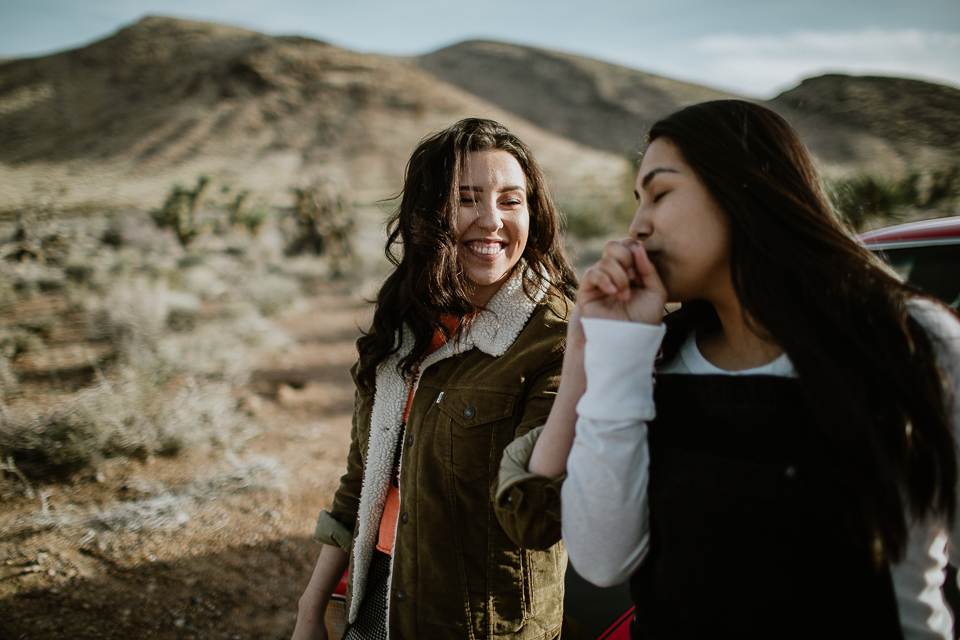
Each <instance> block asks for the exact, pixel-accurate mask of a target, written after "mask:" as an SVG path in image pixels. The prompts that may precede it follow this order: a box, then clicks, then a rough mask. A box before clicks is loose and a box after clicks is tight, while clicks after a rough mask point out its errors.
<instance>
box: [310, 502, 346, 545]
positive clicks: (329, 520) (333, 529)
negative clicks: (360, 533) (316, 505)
mask: <svg viewBox="0 0 960 640" xmlns="http://www.w3.org/2000/svg"><path fill="white" fill-rule="evenodd" d="M313 537H314V538H316V539H317V540H319V541H320V542H322V543H323V544H328V545H331V546H334V547H340V548H341V549H343V550H344V551H346V552H347V553H350V549H351V548H352V547H353V532H352V531H350V530H349V529H347V528H346V527H345V526H343V525H342V524H340V521H339V520H337V519H336V518H334V517H333V516H332V515H330V512H329V511H321V512H320V517H318V518H317V528H316V529H314V532H313Z"/></svg>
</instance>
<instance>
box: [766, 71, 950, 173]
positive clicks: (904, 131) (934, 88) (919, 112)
mask: <svg viewBox="0 0 960 640" xmlns="http://www.w3.org/2000/svg"><path fill="white" fill-rule="evenodd" d="M768 105H769V106H770V107H772V108H774V109H776V110H777V111H779V112H780V113H782V114H783V115H784V116H785V117H787V118H788V119H790V120H792V121H793V122H794V125H795V126H797V128H798V129H799V130H800V132H801V133H802V134H804V136H805V137H806V138H807V144H808V145H810V146H811V148H813V149H814V150H815V151H817V152H818V153H819V154H820V155H821V157H823V158H825V159H827V160H831V161H834V162H837V163H841V164H843V163H850V164H854V165H866V166H874V163H877V164H879V165H880V167H882V166H883V165H884V164H887V165H895V166H897V165H899V166H900V168H904V169H906V168H922V167H924V166H929V165H932V166H937V165H947V164H954V163H957V162H958V161H960V90H958V89H954V88H953V87H946V86H943V85H939V84H934V83H931V82H923V81H920V80H908V79H905V78H887V77H878V76H847V75H839V74H829V75H824V76H819V77H817V78H809V79H807V80H804V81H803V82H801V83H800V85H799V86H797V87H796V88H794V89H791V90H789V91H786V92H784V93H782V94H780V95H779V96H777V97H776V98H774V99H773V100H771V101H769V103H768Z"/></svg>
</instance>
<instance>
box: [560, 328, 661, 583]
mask: <svg viewBox="0 0 960 640" xmlns="http://www.w3.org/2000/svg"><path fill="white" fill-rule="evenodd" d="M582 322H583V328H584V333H585V335H586V347H585V351H584V370H585V373H586V376H587V390H586V392H585V393H584V395H583V397H581V398H580V402H579V403H578V405H577V413H578V419H577V428H576V435H575V437H574V441H573V447H572V448H571V450H570V456H569V458H568V459H567V479H566V481H565V482H564V484H563V489H562V499H563V539H564V543H565V544H566V547H567V552H568V553H569V554H570V560H571V562H572V563H573V565H574V566H575V567H576V568H577V571H578V572H579V573H580V574H581V575H582V576H583V577H584V578H586V579H587V580H589V581H591V582H593V583H595V584H597V585H600V586H611V585H614V584H617V583H620V582H622V581H624V580H626V579H627V578H629V577H630V575H631V574H632V573H633V571H635V570H636V568H637V567H638V566H640V563H641V562H643V559H644V558H645V557H646V553H647V550H648V548H649V537H650V536H649V507H648V503H647V486H648V483H649V477H650V475H649V470H650V466H649V465H650V451H649V447H648V445H647V422H649V421H650V420H653V418H654V417H655V416H656V408H655V406H654V402H653V371H654V363H655V360H656V356H657V353H658V352H659V349H660V342H661V340H662V338H663V335H664V333H665V332H666V330H665V328H664V327H663V326H653V325H647V324H640V323H632V322H620V321H614V320H601V319H596V318H585V319H583V320H582Z"/></svg>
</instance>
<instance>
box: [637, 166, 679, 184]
mask: <svg viewBox="0 0 960 640" xmlns="http://www.w3.org/2000/svg"><path fill="white" fill-rule="evenodd" d="M658 173H680V172H679V171H677V170H676V169H670V168H669V167H657V168H656V169H652V170H651V171H650V172H649V173H648V174H647V175H645V176H643V180H641V181H640V186H641V187H643V188H644V189H646V188H647V185H649V184H650V181H651V180H653V178H654V177H655V176H656V175H657V174H658Z"/></svg>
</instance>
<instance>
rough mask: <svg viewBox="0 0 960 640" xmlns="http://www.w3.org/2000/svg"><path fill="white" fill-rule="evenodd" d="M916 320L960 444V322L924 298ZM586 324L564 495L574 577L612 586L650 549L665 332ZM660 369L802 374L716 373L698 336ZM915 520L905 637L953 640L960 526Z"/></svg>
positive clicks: (896, 578) (784, 366)
mask: <svg viewBox="0 0 960 640" xmlns="http://www.w3.org/2000/svg"><path fill="white" fill-rule="evenodd" d="M911 313H912V314H913V315H914V317H915V318H916V319H917V320H918V321H919V322H920V323H921V325H923V327H924V328H925V329H926V330H927V332H928V334H929V335H930V336H931V339H932V341H933V346H934V350H935V352H936V356H937V364H938V366H939V367H940V368H941V370H942V371H943V373H944V375H945V377H946V378H947V380H948V382H949V383H950V387H951V388H952V389H955V390H957V393H955V394H954V395H953V397H952V398H948V402H949V403H950V406H948V407H947V409H948V416H949V417H950V421H951V424H952V427H953V432H954V437H955V439H956V440H957V441H958V442H960V322H958V321H957V319H956V318H955V317H954V316H952V315H951V314H949V313H947V312H945V311H943V310H942V309H941V308H940V307H937V306H935V305H933V304H931V303H929V302H926V301H923V300H917V301H915V302H914V303H912V304H911ZM582 323H583V328H584V332H585V333H586V338H587V343H586V351H585V353H584V368H585V370H586V375H587V390H586V392H585V393H584V395H583V397H582V398H581V399H580V402H579V404H578V405H577V414H578V419H577V429H576V437H575V438H574V442H573V448H572V449H571V451H570V457H569V458H568V460H567V479H566V481H565V482H564V484H563V488H562V503H563V539H564V542H565V544H566V547H567V552H568V553H569V554H570V560H571V562H572V563H573V565H574V566H575V567H576V568H577V571H578V572H579V573H580V574H581V575H583V576H584V577H585V578H586V579H587V580H590V581H591V582H594V583H595V584H598V585H600V586H610V585H614V584H618V583H621V582H623V581H625V580H627V579H628V578H629V577H630V576H631V575H632V574H633V572H634V571H636V570H637V568H638V567H639V566H640V564H641V563H642V562H643V560H644V558H645V557H646V555H647V551H648V548H649V537H650V528H649V518H648V515H649V506H648V503H647V485H648V482H649V478H650V475H649V462H650V451H649V448H648V446H647V423H648V422H650V421H651V420H653V418H654V417H655V416H656V407H655V405H654V402H653V372H654V360H655V358H656V355H657V352H658V351H659V349H660V342H661V340H662V339H663V335H664V333H665V328H664V327H663V325H660V326H654V325H648V324H641V323H632V322H620V321H615V320H603V319H597V318H584V319H582ZM659 371H660V372H661V373H685V374H694V375H697V374H728V375H776V376H796V372H795V370H794V368H793V365H792V363H791V362H790V359H789V358H788V357H787V356H786V354H784V355H782V356H781V357H779V358H777V359H776V360H774V361H773V362H770V363H768V364H766V365H764V366H762V367H757V368H755V369H747V370H743V371H735V372H731V371H724V370H722V369H719V368H718V367H716V366H714V365H712V364H710V362H708V361H707V360H706V359H705V358H704V357H703V356H702V355H701V354H700V351H699V350H698V349H697V345H696V339H695V336H694V335H693V334H691V335H690V336H688V339H687V341H686V342H685V344H684V345H683V346H682V347H681V349H680V352H679V353H678V355H677V356H676V357H674V358H673V359H672V360H671V361H670V362H668V363H665V364H664V365H661V367H660V368H659ZM957 512H958V514H960V506H958V509H957ZM908 518H909V516H908ZM958 519H960V518H958ZM908 522H909V523H910V524H909V526H910V534H909V540H908V543H907V549H906V554H905V557H904V560H903V561H902V562H900V563H898V564H896V565H893V566H891V567H890V569H891V575H892V578H893V587H894V592H895V594H896V597H897V605H898V608H899V613H900V624H901V626H902V628H903V632H904V637H905V638H906V639H907V640H913V639H927V638H931V639H932V638H937V639H939V638H945V639H949V638H950V637H951V632H952V629H953V620H952V617H951V615H950V612H949V609H948V608H947V605H946V604H945V602H944V599H943V595H942V590H941V586H942V585H943V582H944V579H945V575H946V573H945V571H946V565H947V560H948V557H949V553H948V544H949V546H951V547H952V548H953V549H956V550H957V551H956V552H955V553H956V554H960V523H956V524H955V526H953V527H952V534H951V532H950V527H948V526H947V523H945V522H942V521H940V520H935V519H931V518H928V519H927V520H925V521H923V522H917V521H915V520H913V519H910V520H908ZM598 523H602V525H600V526H598Z"/></svg>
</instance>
